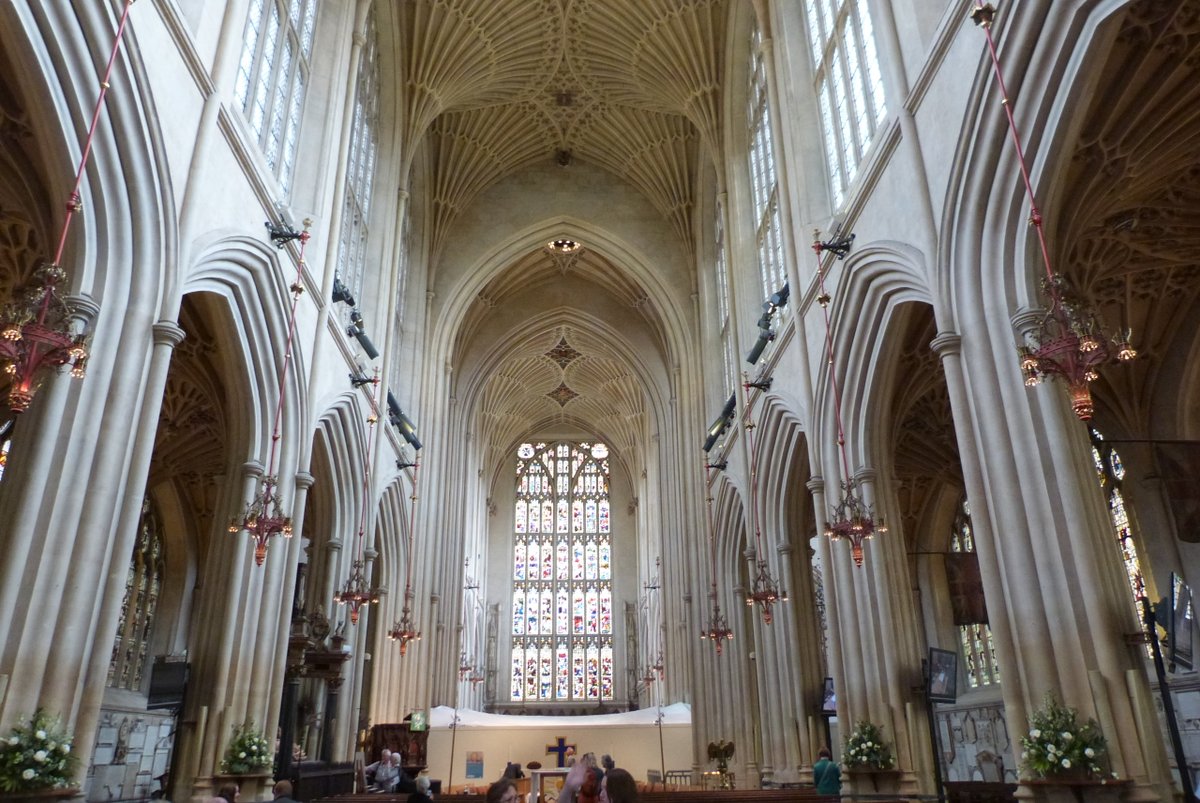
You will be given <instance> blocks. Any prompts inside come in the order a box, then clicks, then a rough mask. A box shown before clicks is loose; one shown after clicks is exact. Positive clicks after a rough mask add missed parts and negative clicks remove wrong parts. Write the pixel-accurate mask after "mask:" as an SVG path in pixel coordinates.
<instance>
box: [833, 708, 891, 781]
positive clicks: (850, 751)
mask: <svg viewBox="0 0 1200 803" xmlns="http://www.w3.org/2000/svg"><path fill="white" fill-rule="evenodd" d="M842 763H844V764H845V765H846V767H847V768H865V769H877V770H890V769H891V768H892V767H894V766H896V759H895V758H894V757H893V756H892V748H891V747H890V746H889V745H888V744H887V743H886V742H885V741H884V740H883V728H881V727H879V726H878V725H876V724H875V723H874V722H867V721H865V720H864V721H862V722H859V723H857V724H856V725H855V726H854V730H852V731H850V735H849V736H848V737H846V745H845V747H844V748H842Z"/></svg>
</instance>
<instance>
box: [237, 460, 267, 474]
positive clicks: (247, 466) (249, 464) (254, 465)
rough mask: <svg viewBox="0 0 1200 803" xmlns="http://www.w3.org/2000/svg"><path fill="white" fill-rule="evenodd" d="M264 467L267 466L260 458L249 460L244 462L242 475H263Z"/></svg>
mask: <svg viewBox="0 0 1200 803" xmlns="http://www.w3.org/2000/svg"><path fill="white" fill-rule="evenodd" d="M264 468H266V467H265V466H264V465H263V464H262V463H260V462H259V461H258V460H247V461H246V462H245V463H242V476H243V477H261V476H262V475H263V469H264Z"/></svg>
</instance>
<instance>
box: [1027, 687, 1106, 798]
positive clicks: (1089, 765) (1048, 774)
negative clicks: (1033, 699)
mask: <svg viewBox="0 0 1200 803" xmlns="http://www.w3.org/2000/svg"><path fill="white" fill-rule="evenodd" d="M1021 765H1022V767H1023V768H1024V769H1025V772H1026V773H1027V774H1028V775H1032V776H1034V778H1033V779H1032V780H1031V781H1027V782H1026V783H1028V784H1031V785H1032V786H1033V787H1035V788H1037V789H1038V792H1039V794H1038V797H1040V798H1042V799H1046V800H1057V799H1060V798H1061V799H1064V800H1065V799H1070V798H1068V796H1067V795H1066V794H1063V795H1059V794H1058V793H1057V792H1056V791H1055V787H1063V786H1076V787H1078V786H1088V787H1100V786H1105V785H1112V786H1113V787H1114V790H1113V792H1114V794H1115V793H1116V791H1117V789H1116V787H1118V786H1121V785H1122V784H1120V782H1119V781H1117V780H1116V778H1117V776H1116V774H1115V773H1110V772H1108V743H1107V741H1106V740H1105V738H1104V734H1103V733H1101V732H1100V726H1099V725H1098V724H1096V721H1095V720H1093V719H1089V720H1087V721H1085V722H1080V720H1079V714H1078V712H1077V711H1076V710H1075V709H1074V708H1071V707H1069V706H1065V705H1063V704H1062V703H1060V702H1059V701H1058V699H1057V698H1055V697H1054V695H1052V694H1047V695H1046V698H1045V702H1044V703H1043V704H1042V707H1041V708H1039V709H1037V710H1035V711H1034V712H1033V713H1032V714H1031V715H1030V717H1029V732H1028V733H1026V734H1025V735H1024V736H1022V737H1021ZM1099 794H1100V791H1099V790H1097V791H1096V792H1094V793H1089V796H1090V797H1089V799H1095V797H1096V795H1099ZM1070 797H1076V795H1074V793H1073V792H1072V793H1070Z"/></svg>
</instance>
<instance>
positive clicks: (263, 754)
mask: <svg viewBox="0 0 1200 803" xmlns="http://www.w3.org/2000/svg"><path fill="white" fill-rule="evenodd" d="M274 761H275V757H274V756H272V755H271V746H270V745H268V744H267V740H266V739H265V738H263V735H262V733H261V732H259V731H257V730H255V728H254V723H253V722H246V723H243V724H241V725H237V726H235V727H234V729H233V740H232V741H231V742H230V743H229V746H228V747H226V748H225V758H223V759H222V760H221V772H222V773H224V774H226V775H247V774H249V773H252V772H262V771H263V770H265V769H270V767H271V765H272V764H273V763H274Z"/></svg>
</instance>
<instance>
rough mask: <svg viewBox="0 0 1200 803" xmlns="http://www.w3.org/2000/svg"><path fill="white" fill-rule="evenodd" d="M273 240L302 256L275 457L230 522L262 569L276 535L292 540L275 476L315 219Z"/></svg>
mask: <svg viewBox="0 0 1200 803" xmlns="http://www.w3.org/2000/svg"><path fill="white" fill-rule="evenodd" d="M266 225H267V230H268V231H269V232H270V237H271V240H272V241H274V243H275V247H276V248H279V249H281V250H282V249H283V247H284V246H285V245H287V244H288V243H289V242H291V241H293V240H295V241H297V242H299V243H300V253H299V255H298V258H297V260H296V281H294V282H292V285H291V287H289V288H288V289H289V291H290V292H291V294H292V309H291V313H290V317H289V319H288V336H287V344H286V346H284V350H283V368H282V369H281V370H280V372H279V388H278V391H279V392H278V394H277V396H278V398H277V399H276V402H275V423H274V426H273V428H272V430H271V456H270V458H269V459H268V461H267V471H266V473H265V474H264V475H263V477H262V485H261V486H260V487H259V490H258V492H257V493H255V495H254V498H253V499H251V500H250V503H249V504H248V505H246V509H245V510H244V511H243V512H242V516H241V518H236V517H235V518H234V519H233V520H232V521H231V522H230V523H229V532H230V533H231V534H234V535H236V534H238V533H240V532H243V531H244V532H245V533H246V534H247V535H249V536H250V538H251V539H253V541H254V564H255V565H256V566H262V565H263V561H265V560H266V558H267V545H268V544H269V543H270V540H271V538H272V537H274V536H277V535H279V536H283V537H284V538H291V537H292V517H291V516H289V515H287V513H285V512H284V509H283V500H282V499H281V498H280V493H279V476H278V475H277V474H276V473H275V468H276V465H275V464H276V460H277V459H278V457H279V439H280V437H281V436H280V429H281V427H282V426H283V402H284V399H285V398H286V396H287V377H288V369H289V368H290V367H291V364H292V346H293V344H294V343H295V339H296V306H297V304H298V303H299V301H300V294H301V293H303V292H304V281H303V280H304V264H305V263H304V251H305V249H306V248H307V247H308V240H309V233H308V230H309V229H310V228H311V227H312V220H308V219H306V220H305V221H304V230H303V231H295V230H293V229H291V228H289V227H287V226H273V225H272V224H270V223H267V224H266Z"/></svg>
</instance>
